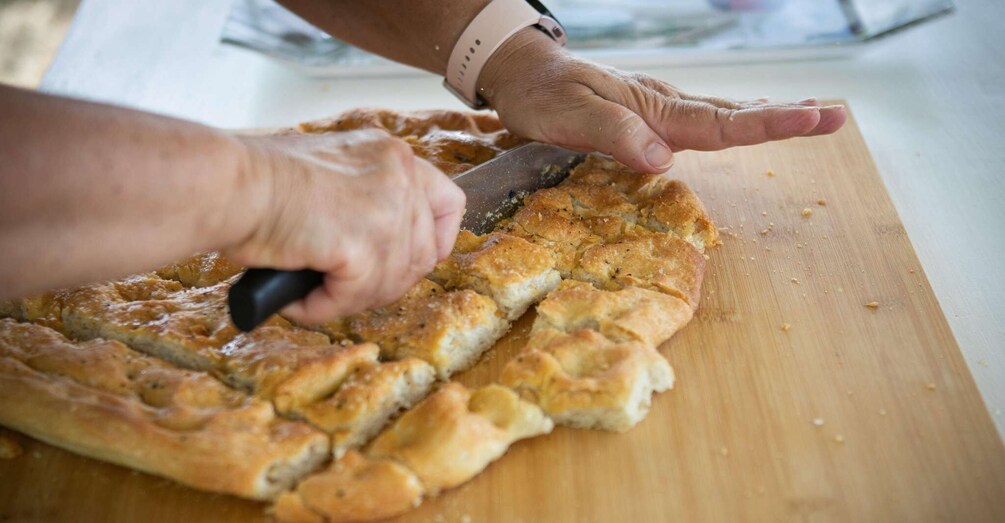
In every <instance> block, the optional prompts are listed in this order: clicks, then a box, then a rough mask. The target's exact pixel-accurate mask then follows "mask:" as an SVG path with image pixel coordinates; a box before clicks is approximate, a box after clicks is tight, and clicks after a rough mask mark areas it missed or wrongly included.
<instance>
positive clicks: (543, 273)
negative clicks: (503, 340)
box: [429, 230, 561, 320]
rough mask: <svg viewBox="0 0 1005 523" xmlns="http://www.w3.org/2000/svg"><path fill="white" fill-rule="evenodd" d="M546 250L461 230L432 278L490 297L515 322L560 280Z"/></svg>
mask: <svg viewBox="0 0 1005 523" xmlns="http://www.w3.org/2000/svg"><path fill="white" fill-rule="evenodd" d="M554 266H555V259H554V257H553V256H552V255H551V253H549V252H548V250H547V249H545V248H543V247H541V246H539V245H535V244H533V243H531V242H529V241H527V240H525V239H523V238H519V237H516V236H513V235H510V234H506V233H502V232H495V233H491V234H486V235H483V236H476V235H475V234H473V233H471V232H469V231H464V230H462V231H461V232H460V234H458V235H457V241H456V242H455V243H454V251H453V252H452V253H451V254H450V257H449V258H447V259H446V260H444V261H443V262H441V263H440V264H439V265H437V266H436V268H435V269H434V270H433V272H432V274H430V276H429V278H430V279H431V280H433V281H435V282H437V283H439V284H440V285H442V286H443V287H445V288H447V289H471V290H473V291H475V292H478V293H480V294H484V295H486V296H489V297H491V298H492V299H493V300H494V301H495V302H496V305H497V306H499V308H500V309H502V311H503V312H504V313H505V315H506V318H507V319H509V320H515V319H517V318H519V317H520V315H521V314H523V313H524V312H525V311H526V310H527V308H528V307H529V306H530V305H531V304H533V303H536V302H538V301H540V300H541V299H542V298H543V297H544V295H545V294H547V293H548V291H550V290H551V289H553V288H555V286H556V285H558V282H559V281H560V279H561V277H560V276H559V273H558V271H556V270H555V269H554Z"/></svg>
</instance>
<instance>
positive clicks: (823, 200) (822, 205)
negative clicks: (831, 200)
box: [817, 198, 827, 207]
mask: <svg viewBox="0 0 1005 523" xmlns="http://www.w3.org/2000/svg"><path fill="white" fill-rule="evenodd" d="M817 205H819V206H821V207H824V206H826V205H827V200H825V199H823V198H820V199H819V200H817Z"/></svg>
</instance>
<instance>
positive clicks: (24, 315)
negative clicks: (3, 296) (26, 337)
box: [0, 291, 69, 334]
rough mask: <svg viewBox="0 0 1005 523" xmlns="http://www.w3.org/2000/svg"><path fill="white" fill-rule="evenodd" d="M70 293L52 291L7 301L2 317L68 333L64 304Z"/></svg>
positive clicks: (0, 315) (0, 314) (1, 313)
mask: <svg viewBox="0 0 1005 523" xmlns="http://www.w3.org/2000/svg"><path fill="white" fill-rule="evenodd" d="M68 295H69V293H68V291H52V292H46V293H44V294H39V295H37V296H29V297H27V298H21V299H12V300H7V301H6V302H4V304H3V308H2V309H3V310H2V311H0V317H6V318H14V319H18V320H21V321H30V322H32V323H37V324H39V325H44V326H46V327H49V328H50V329H54V330H56V331H59V332H61V333H64V334H65V333H66V327H65V326H64V325H63V304H64V301H65V298H66V297H67V296H68Z"/></svg>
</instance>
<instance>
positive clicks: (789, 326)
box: [782, 323, 792, 332]
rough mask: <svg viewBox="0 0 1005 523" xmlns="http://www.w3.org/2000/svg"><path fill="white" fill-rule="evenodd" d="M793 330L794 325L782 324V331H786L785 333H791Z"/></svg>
mask: <svg viewBox="0 0 1005 523" xmlns="http://www.w3.org/2000/svg"><path fill="white" fill-rule="evenodd" d="M791 328H792V325H789V324H788V323H783V324H782V331H784V332H789V329H791Z"/></svg>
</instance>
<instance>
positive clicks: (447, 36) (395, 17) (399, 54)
mask: <svg viewBox="0 0 1005 523" xmlns="http://www.w3.org/2000/svg"><path fill="white" fill-rule="evenodd" d="M279 3H280V4H283V5H284V6H286V7H287V8H288V9H290V10H291V11H293V12H295V13H297V14H298V15H300V16H302V17H303V18H304V19H306V20H307V21H309V22H311V23H312V24H314V25H316V26H318V27H320V28H321V29H323V30H325V31H327V32H328V33H329V34H331V35H333V36H335V37H336V38H338V39H340V40H343V41H345V42H348V43H350V44H352V45H354V46H356V47H359V48H361V49H366V50H367V51H370V52H373V53H376V54H379V55H381V56H384V57H386V58H389V59H391V60H395V61H397V62H401V63H404V64H408V65H411V66H414V67H418V68H421V69H425V70H427V71H429V72H431V73H434V74H438V75H443V73H444V71H445V70H446V67H447V60H448V59H449V58H450V52H451V51H452V50H453V48H454V43H455V42H456V41H457V39H458V38H460V36H461V33H463V32H464V29H465V28H466V27H467V26H468V23H469V22H470V21H471V20H472V19H474V17H475V16H476V15H477V14H478V13H479V12H480V11H481V10H482V9H483V8H484V7H485V6H486V5H488V3H489V0H458V1H452V2H443V1H438V0H413V1H410V0H374V1H364V2H361V1H344V0H279Z"/></svg>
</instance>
